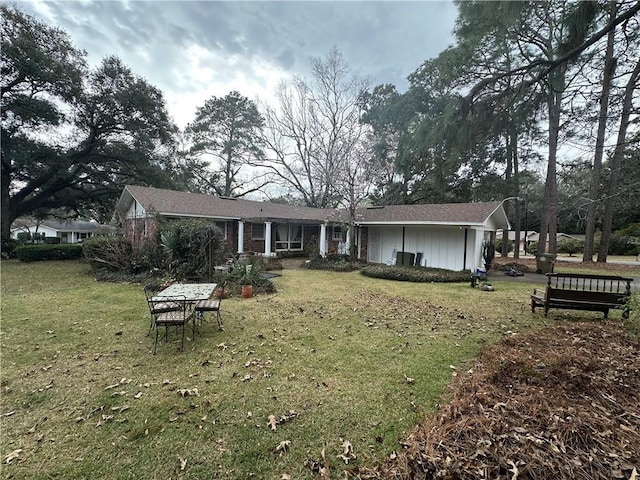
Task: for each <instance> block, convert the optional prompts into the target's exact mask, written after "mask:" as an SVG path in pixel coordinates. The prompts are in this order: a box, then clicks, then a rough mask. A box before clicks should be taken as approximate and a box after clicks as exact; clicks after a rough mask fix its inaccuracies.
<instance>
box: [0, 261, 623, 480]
mask: <svg viewBox="0 0 640 480" xmlns="http://www.w3.org/2000/svg"><path fill="white" fill-rule="evenodd" d="M275 284H276V287H277V288H278V293H276V294H273V295H267V296H259V297H255V298H252V299H248V300H242V299H239V298H231V299H228V300H225V301H224V302H223V318H224V323H225V331H223V332H219V331H217V328H216V323H215V320H214V319H211V320H210V322H209V323H207V324H206V325H205V326H204V327H203V328H202V329H201V333H202V335H201V336H198V337H197V338H196V341H195V342H192V341H190V340H189V341H187V342H186V344H185V350H184V351H183V352H180V351H179V350H178V346H179V343H178V335H176V334H175V333H173V334H172V335H170V341H169V342H168V343H162V344H160V345H159V346H158V353H157V355H152V354H151V351H152V347H153V342H152V338H151V337H147V336H146V333H147V328H148V322H149V314H148V310H147V306H146V302H145V300H144V294H143V292H142V289H141V287H140V286H139V285H135V284H127V283H121V284H113V283H98V282H96V281H94V279H93V278H92V276H91V275H90V274H89V272H88V267H87V266H86V265H84V264H82V263H80V262H76V261H64V262H40V263H30V264H23V263H19V262H15V261H3V262H2V303H1V307H2V311H1V313H2V325H1V328H2V330H1V333H0V342H1V360H2V364H1V368H2V381H1V385H0V388H1V389H2V391H1V392H0V393H1V406H0V414H1V415H2V416H1V417H0V427H1V435H0V447H1V449H0V454H1V455H2V457H1V458H0V461H2V462H3V468H2V472H3V476H5V477H11V478H13V479H45V478H46V479H50V478H55V479H78V478H91V479H102V478H104V479H115V478H118V479H127V478H136V479H137V478H182V479H200V478H248V477H252V476H253V477H254V478H281V476H282V475H283V474H285V473H286V474H289V475H291V478H296V479H299V478H302V479H304V478H314V474H313V473H312V471H311V470H310V469H309V468H307V467H305V460H313V461H320V460H321V452H322V450H323V448H325V451H326V460H325V463H326V464H328V466H329V468H330V472H331V478H343V474H342V471H343V470H344V469H345V468H349V467H351V466H353V465H355V466H358V465H360V466H364V465H367V466H372V465H373V464H375V463H377V462H382V461H384V459H385V458H387V457H388V456H389V455H390V454H391V453H392V452H393V451H399V450H401V448H402V447H401V445H400V441H401V440H402V439H403V438H404V437H405V436H406V434H407V432H408V431H409V430H410V429H411V427H413V426H414V425H415V424H416V423H418V422H420V419H421V418H423V417H424V415H425V413H427V412H430V411H433V409H434V407H435V405H436V404H437V403H438V402H441V401H443V391H444V387H445V386H446V385H447V383H448V382H449V381H450V379H451V376H452V375H453V374H455V373H456V371H460V370H463V369H464V368H465V362H467V361H469V360H470V359H472V358H473V357H475V356H476V355H478V353H479V352H480V351H481V349H482V348H483V346H485V345H487V344H489V343H492V342H495V341H496V340H497V339H499V338H501V337H502V336H505V335H511V334H513V333H517V332H519V331H522V330H526V329H531V328H539V327H541V326H542V325H544V321H545V319H544V317H542V315H541V314H535V315H532V314H531V313H530V311H529V303H528V298H529V297H528V296H529V293H530V291H531V286H530V285H526V284H514V283H507V282H500V281H495V282H493V285H494V286H495V288H496V291H494V292H483V291H480V290H478V289H471V288H470V287H469V285H468V283H460V284H414V283H404V282H393V281H387V280H380V279H372V278H366V277H364V276H362V275H360V274H359V273H357V272H353V273H335V272H323V271H309V270H283V274H282V276H281V277H278V278H276V279H275ZM558 315H562V316H563V318H565V317H566V316H567V315H569V316H570V318H571V316H574V317H575V318H598V315H597V314H591V313H575V314H574V313H568V314H567V313H564V312H562V313H558ZM617 315H619V312H613V313H612V316H614V318H617V317H616V316H617ZM551 318H553V316H550V318H549V320H547V321H550V320H551ZM452 367H455V369H454V368H452ZM407 378H410V379H413V381H408V380H407ZM181 390H182V391H183V392H184V393H185V394H184V395H182V394H180V393H179V391H181ZM196 391H197V395H196V394H195V393H196ZM189 393H191V395H190V394H189ZM292 410H293V411H295V412H296V414H297V416H295V418H291V419H289V420H288V421H285V422H283V423H282V424H280V425H278V426H277V430H276V431H272V430H271V429H270V428H269V426H268V425H267V423H268V419H269V416H270V415H274V416H275V417H276V418H281V417H282V416H283V415H285V414H288V412H290V411H292ZM285 440H288V441H290V442H291V443H290V446H289V449H288V451H287V453H285V454H284V455H280V454H279V453H276V452H275V449H276V446H277V445H278V444H279V443H280V442H282V441H285ZM345 440H348V441H349V442H351V444H352V445H353V448H354V453H355V454H356V458H355V459H354V460H352V461H350V463H349V465H345V463H344V462H343V461H342V460H341V459H339V458H337V456H338V455H339V454H341V453H342V451H341V445H342V443H343V441H345ZM18 450H20V452H17V451H18ZM14 452H15V455H16V458H14V459H12V460H11V461H9V463H7V460H8V458H9V456H10V455H11V454H12V453H14ZM185 461H186V463H184V462H185Z"/></svg>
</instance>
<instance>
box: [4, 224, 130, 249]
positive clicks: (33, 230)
mask: <svg viewBox="0 0 640 480" xmlns="http://www.w3.org/2000/svg"><path fill="white" fill-rule="evenodd" d="M117 230H118V229H117V228H115V227H111V226H109V225H103V224H100V223H97V222H82V221H79V220H35V219H32V218H19V219H17V220H16V221H14V222H13V225H12V226H11V237H12V238H18V234H19V233H21V232H24V233H27V232H28V233H30V234H31V235H32V236H33V235H35V234H39V235H44V237H45V238H59V239H60V243H78V242H82V241H83V240H86V239H87V238H91V237H93V236H94V235H115V234H116V233H117ZM45 241H46V240H45Z"/></svg>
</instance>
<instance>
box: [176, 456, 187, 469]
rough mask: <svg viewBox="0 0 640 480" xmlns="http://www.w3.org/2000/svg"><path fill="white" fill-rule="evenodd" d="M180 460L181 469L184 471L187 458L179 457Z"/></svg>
mask: <svg viewBox="0 0 640 480" xmlns="http://www.w3.org/2000/svg"><path fill="white" fill-rule="evenodd" d="M178 460H180V470H182V471H184V469H185V468H186V467H187V459H186V458H181V457H178Z"/></svg>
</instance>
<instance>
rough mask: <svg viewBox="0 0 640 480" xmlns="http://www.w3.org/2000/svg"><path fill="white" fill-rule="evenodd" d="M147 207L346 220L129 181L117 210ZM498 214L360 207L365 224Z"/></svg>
mask: <svg viewBox="0 0 640 480" xmlns="http://www.w3.org/2000/svg"><path fill="white" fill-rule="evenodd" d="M134 200H135V201H137V202H138V203H139V204H140V205H142V207H143V208H144V209H145V210H147V211H155V212H156V213H158V214H161V215H165V216H190V217H205V218H214V219H220V220H222V219H230V220H246V221H251V220H261V221H269V220H295V221H298V222H308V223H322V222H340V221H344V215H345V212H344V211H343V210H340V209H322V208H312V207H300V206H295V205H285V204H279V203H269V202H257V201H252V200H243V199H231V198H225V197H216V196H212V195H204V194H199V193H188V192H179V191H176V190H165V189H159V188H153V187H141V186H136V185H127V186H126V187H125V189H124V191H123V192H122V195H121V196H120V199H119V200H118V203H117V205H116V210H117V211H120V212H125V211H126V210H127V209H128V208H129V206H130V205H131V203H132V202H133V201H134ZM492 216H493V217H494V218H495V220H496V222H497V224H498V228H503V226H504V227H505V228H508V221H507V219H506V215H505V213H504V209H503V208H502V202H479V203H448V204H428V205H391V206H385V207H369V208H361V209H358V210H357V212H356V223H357V224H362V225H375V224H379V225H381V224H403V225H410V224H415V225H420V224H422V225H424V224H433V225H469V226H472V225H486V223H487V221H488V220H489V218H490V217H492Z"/></svg>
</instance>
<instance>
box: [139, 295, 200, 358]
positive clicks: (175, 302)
mask: <svg viewBox="0 0 640 480" xmlns="http://www.w3.org/2000/svg"><path fill="white" fill-rule="evenodd" d="M163 303H165V304H167V305H170V306H171V309H170V310H165V309H164V308H165V307H164V306H163V305H161V304H163ZM189 306H190V303H189V302H187V300H186V298H185V297H165V298H162V299H161V300H153V299H151V300H149V308H150V309H152V311H153V309H154V307H157V308H158V309H160V310H162V311H157V312H156V313H154V314H152V318H153V328H154V329H155V331H156V335H155V342H154V344H153V354H154V355H155V354H156V350H157V348H158V338H159V336H160V329H161V328H164V339H165V341H169V329H170V328H171V327H176V328H180V329H181V330H182V341H181V343H180V350H181V351H182V350H183V349H184V329H185V326H186V325H187V323H189V320H190V319H191V315H192V312H191V310H190V308H189ZM193 329H194V332H195V327H193ZM192 338H193V334H192Z"/></svg>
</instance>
